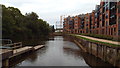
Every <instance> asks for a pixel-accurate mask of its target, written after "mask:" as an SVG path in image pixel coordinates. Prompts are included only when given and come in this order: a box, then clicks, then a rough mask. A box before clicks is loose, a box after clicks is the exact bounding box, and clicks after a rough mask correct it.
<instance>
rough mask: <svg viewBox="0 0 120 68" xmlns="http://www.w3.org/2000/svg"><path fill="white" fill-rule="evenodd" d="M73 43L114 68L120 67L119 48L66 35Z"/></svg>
mask: <svg viewBox="0 0 120 68" xmlns="http://www.w3.org/2000/svg"><path fill="white" fill-rule="evenodd" d="M66 36H69V37H70V38H72V39H73V41H74V42H75V43H76V44H77V45H78V46H79V47H80V48H81V49H82V50H83V51H85V52H87V53H89V54H92V55H94V56H96V57H98V58H100V59H101V60H103V61H105V62H109V63H110V64H112V65H113V66H115V67H120V46H111V45H109V44H104V43H101V42H96V41H93V40H90V39H87V38H83V37H80V36H77V35H74V34H68V35H66Z"/></svg>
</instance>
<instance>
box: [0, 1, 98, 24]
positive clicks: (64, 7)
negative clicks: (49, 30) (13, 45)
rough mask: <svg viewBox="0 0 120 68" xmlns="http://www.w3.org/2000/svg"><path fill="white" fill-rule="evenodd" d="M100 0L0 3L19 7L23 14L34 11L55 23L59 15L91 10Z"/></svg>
mask: <svg viewBox="0 0 120 68" xmlns="http://www.w3.org/2000/svg"><path fill="white" fill-rule="evenodd" d="M99 3H100V0H1V4H4V5H6V6H13V7H16V8H19V9H20V10H21V12H22V13H23V14H25V13H29V12H36V13H37V14H38V15H39V17H40V18H42V19H44V20H46V21H48V22H49V23H50V24H52V25H53V24H55V22H56V21H59V19H60V15H75V14H81V13H87V12H91V11H92V10H94V9H95V5H96V4H99Z"/></svg>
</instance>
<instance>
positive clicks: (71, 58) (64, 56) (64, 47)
mask: <svg viewBox="0 0 120 68" xmlns="http://www.w3.org/2000/svg"><path fill="white" fill-rule="evenodd" d="M44 45H45V48H42V49H40V50H38V51H36V52H34V53H31V54H30V55H27V56H26V57H24V56H23V59H21V61H20V60H19V62H15V63H16V64H15V67H17V66H87V67H93V66H111V65H110V64H108V63H106V62H103V61H102V60H100V59H98V58H96V57H94V56H93V55H90V54H87V53H84V52H83V51H82V50H81V49H80V48H79V47H78V46H77V45H76V44H75V43H73V42H71V41H70V40H69V39H67V38H64V37H63V36H55V37H53V38H50V40H48V41H46V42H45V44H44Z"/></svg>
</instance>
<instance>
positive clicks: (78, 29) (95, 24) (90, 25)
mask: <svg viewBox="0 0 120 68" xmlns="http://www.w3.org/2000/svg"><path fill="white" fill-rule="evenodd" d="M68 18H70V19H68ZM67 20H68V24H65V23H66V18H65V19H64V26H66V27H64V30H67V32H68V33H76V34H78V33H86V34H89V33H90V34H99V35H107V36H111V37H118V36H120V1H119V2H109V1H105V2H103V1H101V2H100V5H96V8H95V10H93V11H92V12H91V13H87V14H82V15H77V16H75V17H67ZM67 25H69V26H67ZM64 32H66V31H64Z"/></svg>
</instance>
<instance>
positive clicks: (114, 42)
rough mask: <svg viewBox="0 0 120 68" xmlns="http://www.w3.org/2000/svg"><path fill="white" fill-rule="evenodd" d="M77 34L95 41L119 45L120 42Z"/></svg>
mask: <svg viewBox="0 0 120 68" xmlns="http://www.w3.org/2000/svg"><path fill="white" fill-rule="evenodd" d="M77 36H81V37H84V38H88V39H91V40H97V41H101V42H107V43H111V44H116V45H118V44H119V45H120V42H116V41H111V40H105V39H98V38H93V37H89V36H83V35H77Z"/></svg>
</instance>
